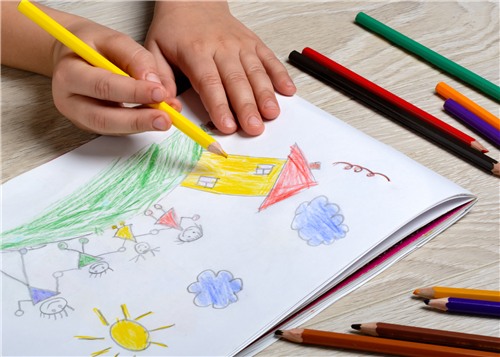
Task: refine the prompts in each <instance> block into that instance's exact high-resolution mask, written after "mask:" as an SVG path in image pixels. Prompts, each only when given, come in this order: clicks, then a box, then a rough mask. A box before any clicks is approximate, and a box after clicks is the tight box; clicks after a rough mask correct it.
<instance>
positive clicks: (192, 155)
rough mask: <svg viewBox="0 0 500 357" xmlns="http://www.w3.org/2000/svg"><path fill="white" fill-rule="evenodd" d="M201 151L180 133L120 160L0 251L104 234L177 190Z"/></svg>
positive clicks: (6, 237)
mask: <svg viewBox="0 0 500 357" xmlns="http://www.w3.org/2000/svg"><path fill="white" fill-rule="evenodd" d="M201 153H202V148H201V146H199V145H198V144H196V143H195V142H194V141H193V140H191V139H189V138H188V137H187V136H185V135H184V134H182V133H180V132H176V133H174V134H173V135H171V136H169V137H168V138H167V139H165V140H164V141H163V142H161V143H160V144H157V143H152V144H150V145H149V146H146V147H144V148H143V149H141V150H139V151H138V152H136V153H135V154H133V155H132V156H131V157H129V158H128V159H126V160H122V159H121V158H119V159H117V160H116V161H114V162H112V163H111V164H110V166H109V167H108V168H106V169H104V170H103V171H101V172H100V173H99V174H97V175H96V176H94V177H93V178H92V179H91V180H90V181H89V182H88V183H86V184H85V185H83V186H82V187H80V188H79V189H77V190H75V191H74V192H73V193H72V194H70V195H69V196H67V197H65V198H63V199H61V200H59V201H56V202H54V203H53V204H52V205H50V206H48V207H47V208H46V209H44V210H43V211H42V212H41V213H40V214H39V215H38V216H36V217H35V218H34V219H33V220H32V221H31V222H27V223H25V224H22V225H20V226H18V227H16V228H14V229H11V230H9V231H6V232H4V233H3V234H2V240H1V244H0V249H7V248H22V247H28V246H36V245H39V244H47V243H51V242H55V241H58V240H61V239H67V238H71V237H78V236H82V235H88V234H92V233H95V232H99V231H102V230H103V229H106V228H109V227H110V226H111V225H112V224H115V223H116V222H117V221H119V220H120V221H121V220H124V219H127V218H128V217H131V216H133V215H134V214H136V213H138V212H140V211H142V210H143V209H144V207H147V206H150V205H151V204H153V202H154V201H155V200H157V199H158V197H160V196H161V195H162V194H164V193H165V192H167V191H168V190H170V189H172V188H174V187H175V186H176V185H178V184H180V183H181V182H182V180H183V179H184V177H185V176H186V175H185V174H184V173H185V172H189V171H191V170H192V169H193V167H194V165H195V164H196V163H197V161H198V160H199V159H200V157H201Z"/></svg>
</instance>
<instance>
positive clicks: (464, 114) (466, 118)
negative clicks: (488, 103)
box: [444, 99, 500, 146]
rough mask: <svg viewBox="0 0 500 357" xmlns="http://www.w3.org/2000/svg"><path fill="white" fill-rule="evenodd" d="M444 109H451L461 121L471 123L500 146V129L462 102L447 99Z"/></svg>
mask: <svg viewBox="0 0 500 357" xmlns="http://www.w3.org/2000/svg"><path fill="white" fill-rule="evenodd" d="M444 109H446V110H447V111H449V112H450V113H451V114H453V115H454V116H456V117H457V118H458V119H460V120H461V121H463V122H465V123H467V124H469V125H470V126H471V127H473V128H474V129H476V130H477V131H478V132H480V133H481V134H483V135H484V136H486V137H487V138H488V139H490V140H491V141H493V142H494V143H495V144H497V145H498V146H500V131H498V130H497V129H496V128H494V127H493V126H491V125H490V124H488V123H487V122H485V121H484V120H483V119H481V118H480V117H478V116H477V115H476V114H474V113H472V112H470V111H469V110H467V109H465V108H464V107H462V106H461V105H460V104H458V103H457V102H455V101H454V100H453V99H447V100H446V101H445V102H444Z"/></svg>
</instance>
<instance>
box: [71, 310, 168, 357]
mask: <svg viewBox="0 0 500 357" xmlns="http://www.w3.org/2000/svg"><path fill="white" fill-rule="evenodd" d="M121 308H122V311H123V315H124V316H125V318H124V319H122V320H119V319H116V322H115V323H114V324H112V325H111V327H110V328H109V332H110V335H111V338H112V340H113V341H115V343H116V344H117V345H118V346H120V347H123V348H125V349H127V350H129V351H134V352H136V351H144V350H145V349H146V348H148V347H149V346H150V345H151V344H155V345H158V346H161V347H167V345H165V344H163V343H159V342H153V341H151V335H150V332H153V331H158V330H163V329H166V328H169V327H172V326H174V325H168V326H163V327H158V328H156V329H154V330H151V331H148V329H146V328H145V327H144V326H143V325H141V324H140V323H138V322H137V320H139V319H142V318H143V317H145V316H147V315H150V314H152V313H153V312H152V311H150V312H147V313H145V314H143V315H141V316H139V317H137V318H135V319H133V320H131V319H130V315H129V313H128V310H127V306H126V305H125V304H123V305H122V306H121ZM94 312H95V313H96V314H97V316H98V317H99V319H100V320H101V322H102V323H103V325H104V326H110V325H109V322H108V320H106V318H105V317H104V315H103V314H102V313H101V312H100V311H99V310H98V309H94ZM75 337H77V338H79V339H81V340H104V337H91V336H75ZM111 348H112V347H109V348H106V349H104V350H101V351H97V352H94V353H92V354H91V356H93V357H95V356H99V355H102V354H104V353H107V352H109V350H111ZM115 356H118V354H116V355H115Z"/></svg>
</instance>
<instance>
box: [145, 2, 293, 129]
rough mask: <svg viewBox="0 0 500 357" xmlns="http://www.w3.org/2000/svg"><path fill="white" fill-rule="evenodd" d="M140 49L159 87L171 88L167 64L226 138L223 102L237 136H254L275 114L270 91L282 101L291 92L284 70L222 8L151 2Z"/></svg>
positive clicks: (275, 104)
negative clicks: (151, 60) (153, 66)
mask: <svg viewBox="0 0 500 357" xmlns="http://www.w3.org/2000/svg"><path fill="white" fill-rule="evenodd" d="M145 47H146V48H147V49H148V50H149V51H151V52H152V53H153V55H154V56H155V58H156V62H157V64H158V69H159V71H160V78H161V79H162V83H163V84H164V85H165V87H166V88H167V89H170V88H175V85H173V84H172V71H171V69H170V67H169V65H168V64H167V61H166V60H168V62H169V63H171V64H172V65H174V66H177V67H179V68H180V70H181V71H182V72H183V73H184V74H186V76H187V77H188V78H189V80H190V81H191V84H192V85H193V88H194V89H195V90H196V92H198V93H199V94H200V97H201V100H202V101H203V104H204V105H205V108H206V109H207V111H208V112H209V114H210V117H211V119H212V121H213V122H214V124H215V125H216V126H217V128H218V129H219V130H220V131H222V132H224V133H227V134H229V133H233V132H234V131H236V129H237V124H236V121H235V119H234V117H233V114H232V113H231V109H230V106H229V104H228V99H229V101H230V103H231V107H232V109H233V110H234V111H235V113H236V116H237V118H238V121H239V123H240V125H241V127H242V128H243V130H244V131H245V132H247V133H248V134H250V135H259V134H261V133H262V132H263V131H264V123H263V121H262V117H264V118H266V119H274V118H276V117H277V116H278V114H279V112H280V110H279V107H278V102H277V100H276V97H275V95H274V88H276V89H277V91H278V92H280V93H282V94H285V95H293V94H294V93H295V90H296V88H295V86H294V84H293V82H292V80H291V78H290V76H289V75H288V73H287V71H286V69H285V67H284V66H283V65H282V64H281V62H280V61H279V60H278V59H277V58H276V56H275V55H274V54H273V52H272V51H271V50H270V49H269V48H267V47H266V45H264V43H263V42H262V41H261V40H260V39H259V38H258V37H257V36H256V35H255V34H254V33H253V32H252V31H250V30H249V29H247V28H246V27H245V26H244V25H243V24H242V23H241V22H239V21H238V20H237V19H235V18H234V17H233V16H232V15H231V14H230V12H229V7H228V5H227V3H226V2H213V1H210V2H205V1H194V2H187V1H177V2H172V1H158V2H156V8H155V14H154V18H153V22H152V24H151V27H150V29H149V33H148V36H147V38H146V42H145ZM165 58H166V60H165ZM164 78H165V79H166V80H164ZM273 86H274V88H273ZM261 115H262V116H261Z"/></svg>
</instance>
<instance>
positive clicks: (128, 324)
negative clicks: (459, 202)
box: [1, 90, 473, 356]
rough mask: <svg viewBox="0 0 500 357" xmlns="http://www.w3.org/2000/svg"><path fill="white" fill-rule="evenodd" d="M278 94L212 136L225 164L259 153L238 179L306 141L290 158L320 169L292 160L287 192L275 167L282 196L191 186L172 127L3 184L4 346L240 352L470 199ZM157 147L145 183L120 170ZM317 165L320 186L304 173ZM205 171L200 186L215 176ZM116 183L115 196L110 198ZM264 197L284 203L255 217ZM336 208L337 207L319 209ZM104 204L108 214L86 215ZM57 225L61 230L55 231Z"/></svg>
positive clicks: (108, 141) (19, 350)
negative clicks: (247, 125)
mask: <svg viewBox="0 0 500 357" xmlns="http://www.w3.org/2000/svg"><path fill="white" fill-rule="evenodd" d="M181 99H182V102H183V108H184V111H183V114H184V115H185V116H186V117H187V118H189V119H190V120H192V121H193V122H195V123H196V124H197V125H199V124H202V123H204V124H206V123H207V122H208V121H209V120H208V116H207V115H206V113H205V112H204V111H203V110H202V108H203V107H202V105H201V103H200V102H199V99H198V97H197V95H196V94H195V93H194V92H193V91H192V90H191V91H188V92H187V93H185V94H184V95H182V96H181ZM278 100H279V103H280V107H281V115H280V117H279V118H278V119H276V120H273V121H269V122H267V123H266V131H265V132H264V134H263V135H261V136H259V137H252V138H249V137H246V136H245V135H244V134H241V133H237V134H235V135H231V136H223V135H216V136H214V137H215V138H216V139H217V140H218V142H219V143H220V144H221V145H222V147H223V148H224V150H225V151H226V152H228V153H229V154H230V159H228V160H236V159H235V157H234V156H235V155H239V156H240V157H239V159H238V160H243V159H245V160H248V162H249V163H248V165H247V167H248V170H249V171H248V173H245V174H242V175H243V176H244V175H246V174H248V180H249V181H248V182H250V183H252V182H253V181H252V180H254V176H255V175H257V174H259V175H261V176H262V175H264V176H265V175H266V172H267V171H266V170H270V169H269V166H262V167H255V165H259V163H261V164H262V165H264V164H265V165H269V164H268V163H267V162H268V161H266V159H262V160H261V161H259V160H254V159H252V158H267V159H269V158H270V159H282V160H283V161H286V160H287V158H288V156H289V155H291V148H292V147H295V149H293V150H295V151H293V152H294V153H295V154H294V155H295V156H292V158H293V157H295V158H297V157H299V156H303V157H304V158H305V159H306V161H307V163H308V164H312V163H320V164H319V167H320V169H319V170H318V169H311V170H310V171H308V170H309V169H307V167H306V169H307V170H306V169H305V168H304V166H303V165H304V162H305V161H302V162H301V163H298V164H297V165H295V164H294V165H295V168H292V169H291V168H290V167H288V168H287V169H286V170H285V168H284V167H285V166H282V167H283V169H282V171H281V174H280V175H285V173H286V174H289V175H290V176H293V177H292V179H295V180H296V181H297V180H298V181H300V182H302V186H301V187H302V188H301V189H296V190H295V189H294V188H291V187H287V186H286V185H284V186H283V187H282V188H280V191H279V190H278V188H279V186H280V183H279V182H288V181H290V180H288V181H287V180H285V179H284V178H283V177H284V176H283V177H281V178H280V175H278V176H276V177H277V178H276V180H275V181H273V186H272V187H273V190H274V191H273V190H271V191H266V193H265V194H263V195H261V196H256V195H255V193H254V192H253V191H252V194H251V195H247V194H241V193H238V194H227V192H236V191H238V190H240V191H241V190H243V191H245V189H244V188H242V187H243V185H244V183H245V182H246V181H245V182H241V183H234V182H232V181H231V178H230V176H231V175H230V174H227V175H228V176H226V177H219V178H218V179H219V180H220V181H217V182H215V185H216V186H217V185H219V186H217V187H220V185H222V184H224V182H226V184H227V182H229V184H228V185H229V186H230V188H229V189H228V191H224V192H223V193H213V192H205V191H203V190H201V189H200V188H199V187H193V186H191V187H185V186H182V184H186V182H187V181H188V179H189V178H191V179H192V180H195V181H196V182H198V181H197V180H198V179H199V176H200V175H198V176H197V177H193V176H192V175H191V176H187V174H186V175H182V168H181V169H180V172H181V175H180V176H179V177H180V178H178V179H172V180H171V179H169V178H168V175H169V172H172V171H173V169H170V170H169V169H164V170H163V171H162V172H160V173H159V172H158V171H159V169H161V168H165V167H173V166H175V165H176V163H178V162H176V161H175V160H174V161H173V162H170V163H168V162H167V163H165V162H166V161H168V160H164V156H165V155H166V154H165V153H169V151H164V152H161V147H162V145H164V144H162V143H165V140H167V142H168V140H172V138H183V135H182V134H181V133H178V134H176V130H171V131H169V132H167V133H145V134H140V135H133V136H129V137H100V138H98V139H96V140H94V141H92V142H90V143H88V144H86V145H84V146H82V147H80V148H78V149H76V150H74V151H72V152H70V153H68V154H66V155H64V156H62V157H60V158H58V159H56V160H53V161H51V162H49V163H47V164H45V165H43V166H41V167H39V168H37V169H35V170H32V171H30V172H28V173H26V174H24V175H21V176H19V177H18V178H16V179H13V180H11V181H9V182H8V183H6V184H5V185H3V186H2V190H3V202H2V220H3V232H4V233H3V235H2V247H3V248H4V249H3V250H2V255H1V257H2V268H1V270H2V272H3V274H1V279H2V327H3V329H2V347H1V349H2V355H5V356H80V355H91V354H92V353H97V352H100V351H102V354H105V353H106V354H107V355H116V354H117V353H120V356H134V355H137V356H183V355H184V356H188V355H189V356H196V355H204V356H208V355H231V354H234V353H236V352H237V351H238V350H240V349H241V348H242V346H244V345H245V344H246V343H248V342H249V341H251V340H252V339H255V338H256V337H258V336H259V334H260V333H262V331H264V330H265V328H266V327H267V326H269V325H270V324H271V323H272V322H274V321H279V320H280V319H281V318H283V317H284V316H286V315H287V314H288V313H289V312H290V311H293V310H294V309H296V308H297V307H298V306H299V305H300V304H301V302H303V301H306V300H307V299H308V297H311V296H313V295H314V293H315V292H317V291H320V289H321V288H322V287H323V286H326V284H328V282H330V281H332V279H333V278H334V277H336V276H338V275H339V274H340V273H341V272H343V271H345V270H346V269H348V268H349V266H350V265H351V264H352V263H353V262H355V261H357V260H359V259H360V258H361V257H363V256H364V255H365V254H366V253H367V252H370V251H372V250H374V249H375V250H376V247H377V246H378V245H379V244H381V243H382V242H383V241H384V239H386V238H387V237H389V236H390V235H391V234H393V233H394V232H396V231H397V230H398V229H400V228H401V227H403V226H404V225H406V224H408V223H409V222H411V221H412V220H414V219H415V218H417V217H418V216H419V215H421V214H422V213H424V212H426V211H428V210H429V209H431V208H432V207H435V206H437V205H438V204H440V203H443V202H446V201H448V200H450V199H451V198H453V197H457V196H459V195H466V196H467V197H470V199H472V197H473V196H472V195H471V194H470V193H469V192H467V191H466V190H464V189H462V188H460V187H459V186H457V185H455V184H454V183H452V182H450V181H448V180H446V179H445V178H443V177H441V176H439V175H437V174H436V173H434V172H432V171H431V170H428V169H427V168H425V167H423V166H421V165H419V164H418V163H416V162H414V161H412V160H411V159H409V158H407V157H406V156H404V155H403V154H401V153H399V152H397V151H395V150H394V149H392V148H390V147H388V146H385V145H384V144H382V143H380V142H378V141H376V140H375V139H373V138H371V137H369V136H367V135H365V134H363V133H361V132H359V131H358V130H356V129H354V128H352V127H350V126H349V125H347V124H345V123H344V122H342V121H340V120H338V119H336V118H334V117H332V116H331V115H329V114H327V113H325V112H323V111H321V110H320V109H318V108H316V107H314V106H313V105H311V104H309V103H307V102H305V101H304V100H302V99H300V98H299V97H296V96H295V97H283V96H278ZM176 140H177V139H176ZM152 143H157V144H158V145H159V149H158V150H157V151H156V153H158V152H159V154H158V155H159V156H157V157H156V159H155V160H156V161H155V166H154V168H153V169H152V171H153V172H155V175H157V176H155V177H154V180H153V178H152V177H142V178H140V180H142V181H141V182H143V186H142V187H140V188H138V186H140V185H138V184H137V182H136V181H137V180H136V179H134V177H137V176H131V172H132V171H133V169H134V168H136V166H134V165H135V164H134V165H132V166H133V167H130V166H129V167H128V168H127V170H129V171H125V172H123V171H120V170H119V169H120V167H122V166H120V165H124V164H123V162H125V161H126V160H127V159H128V158H129V157H131V156H132V155H134V154H135V153H137V152H138V151H139V150H141V149H142V150H144V151H146V150H148V149H151V144H152ZM295 145H296V146H295ZM183 148H184V147H181V148H177V149H179V150H178V151H179V152H181V153H182V155H184V154H185V153H184V152H183ZM177 149H176V150H177ZM297 150H298V151H297ZM297 153H299V154H300V155H297ZM162 155H163V156H162ZM182 155H181V154H179V155H178V156H177V157H181V156H182ZM203 155H207V154H206V153H205V154H203ZM136 156H137V154H136ZM231 156H233V159H231ZM241 156H243V157H248V158H241ZM147 157H148V158H149V159H150V158H151V157H152V156H151V155H150V156H147ZM118 159H120V160H119V161H117V160H118ZM291 161H293V160H290V159H288V165H291V163H290V162H291ZM201 162H207V161H204V159H203V156H202V160H201V161H200V163H201ZM293 162H295V161H293ZM336 162H343V164H336V165H333V164H334V163H336ZM113 163H114V165H115V166H113V168H112V167H111V166H112V165H113ZM349 164H351V166H352V167H351V166H350V165H349ZM137 165H139V164H137ZM162 165H163V166H162ZM228 165H229V166H231V165H232V164H231V163H229V164H228ZM252 165H253V166H252ZM283 165H285V164H283ZM300 165H302V166H300ZM275 166H279V165H278V164H276V165H275ZM311 166H313V168H314V166H315V165H311ZM316 166H318V165H316ZM141 167H147V165H145V166H141ZM346 167H351V169H346ZM199 168H200V166H197V169H199ZM361 168H366V169H368V170H371V171H368V170H366V169H361ZM211 169H213V170H215V171H216V172H218V173H220V170H218V169H217V168H211ZM257 170H260V171H257ZM272 170H274V168H272V169H271V173H273V172H274V171H272ZM297 170H298V171H301V170H302V171H301V172H303V173H302V174H297V172H298V171H297ZM305 171H307V172H305ZM356 171H359V172H356ZM105 172H108V174H107V176H106V174H105ZM197 172H198V171H197ZM304 172H305V173H304ZM370 172H373V173H378V174H375V175H370ZM271 173H270V175H271ZM135 174H137V175H140V172H139V173H134V175H135ZM311 174H312V177H313V180H311V179H309V181H308V180H306V179H305V178H304V177H309V178H310V176H308V175H311ZM300 175H305V176H300ZM122 176H123V178H124V179H123V181H121V182H117V178H119V177H122ZM186 176H187V178H186ZM202 176H203V175H202ZM205 176H207V177H208V178H209V179H208V181H207V180H205V181H203V180H201V181H199V182H205V185H208V186H210V185H211V184H212V183H211V181H210V177H211V176H210V175H205ZM103 177H104V178H106V179H103ZM301 177H302V178H301ZM98 178H99V179H100V180H101V181H98ZM96 180H97V181H96ZM148 180H150V181H148ZM169 180H170V181H169ZM224 180H226V181H224ZM227 180H229V181H227ZM280 180H283V181H280ZM301 180H302V181H301ZM304 180H305V181H304ZM292 181H293V180H292ZM96 182H99V184H96ZM110 182H111V183H112V185H113V187H114V188H115V190H114V191H110V193H109V194H108V196H106V195H99V193H101V192H104V191H105V190H106V188H107V186H106V184H109V183H110ZM168 182H171V183H172V185H171V186H170V187H168V185H167V183H168ZM181 182H182V184H181ZM304 182H306V183H308V184H306V186H310V187H305V186H304V184H303V183H304ZM194 186H196V185H194ZM82 187H84V188H83V189H82ZM214 187H215V186H214ZM252 187H254V186H252ZM266 187H267V186H266ZM90 188H91V189H90ZM108 188H109V187H108ZM205 190H207V191H209V190H210V188H208V189H206V188H205ZM248 190H250V191H251V190H252V189H248ZM146 191H147V192H146ZM240 191H238V192H240ZM250 191H248V192H250ZM264 191H265V190H264ZM75 192H78V193H77V194H75ZM145 192H146V193H145ZM245 192H246V191H245ZM270 192H273V196H271V193H270ZM290 192H292V193H294V194H293V195H291V193H290ZM266 195H268V196H271V197H273V198H274V199H275V200H277V202H276V203H274V204H272V205H270V206H268V207H266V208H265V209H262V210H261V211H259V207H261V205H262V204H263V202H265V201H266V200H267V199H269V197H267V196H266ZM287 196H290V197H287ZM123 197H126V198H125V199H124V198H123ZM151 197H154V200H153V201H148V200H150V199H151ZM266 197H267V198H266ZM280 197H281V198H283V197H287V198H284V199H282V200H279V198H280ZM86 200H89V202H90V200H92V203H91V204H88V205H87V201H86ZM61 202H65V204H64V205H61ZM116 202H120V204H121V206H120V208H119V209H118V208H117V206H116V207H115V206H114V205H115V203H116ZM50 205H52V206H50ZM325 205H327V208H323V211H325V212H326V213H325V214H326V215H325V216H323V215H321V216H318V215H315V214H316V212H318V211H321V209H322V207H324V206H325ZM49 206H50V207H49ZM75 207H78V210H75ZM95 207H102V214H101V213H99V214H96V213H93V214H92V215H90V214H89V213H87V212H85V210H87V209H88V210H91V209H93V210H95V209H96V208H95ZM130 207H133V209H130ZM172 208H173V210H171V209H172ZM49 210H50V212H48V211H49ZM148 210H149V211H148ZM47 212H48V213H47ZM99 212H100V211H99ZM145 212H147V215H146V214H145ZM174 212H175V213H174ZM299 213H300V214H299ZM70 214H73V215H75V217H81V219H80V220H78V219H76V220H73V221H68V222H71V224H66V223H64V222H66V221H64V219H66V218H67V216H68V215H70ZM111 214H114V216H113V217H111V218H110V217H109V216H110V215H111ZM163 215H165V216H163ZM341 216H342V217H341ZM40 217H41V218H40ZM44 217H46V218H44ZM88 217H94V218H93V220H92V221H91V222H89V220H88ZM160 217H163V218H162V219H160ZM183 217H184V218H183ZM59 219H60V220H62V221H63V223H64V224H63V223H60V222H59V221H58V220H59ZM158 219H160V221H161V222H163V224H155V223H157V220H158ZM30 222H38V223H37V225H32V226H29V224H30ZM47 222H49V223H50V225H51V227H52V226H53V225H56V226H57V227H62V226H64V228H60V229H58V230H57V231H53V232H47V228H46V227H45V226H44V225H46V224H49V223H47ZM95 222H98V224H97V223H96V224H94V223H95ZM103 222H104V223H103ZM161 222H160V223H161ZM22 225H25V228H24V229H19V227H20V226H22ZM113 225H115V226H116V228H111V226H113ZM26 227H27V228H26ZM44 227H45V228H44ZM89 227H91V228H92V229H91V228H89ZM124 227H125V228H124ZM325 227H329V228H325ZM12 230H14V233H12V232H13V231H12ZM130 230H131V231H130ZM37 232H42V233H40V234H39V233H37ZM61 232H63V233H64V234H66V233H68V234H70V235H69V236H61V235H64V234H63V233H61ZM299 232H300V233H299ZM116 235H118V237H117V236H116ZM342 236H344V237H342ZM332 237H334V239H332ZM327 243H330V244H327ZM315 244H317V245H315ZM212 280H213V281H212ZM217 284H219V285H217ZM207 289H208V290H207ZM210 289H212V290H210ZM149 312H153V313H151V314H147V313H149ZM144 314H147V315H146V316H144V317H140V316H142V315H144ZM18 315H19V316H18ZM138 317H140V318H139V319H138V320H137V321H136V320H135V319H137V318H138ZM56 318H57V319H56ZM104 319H105V320H104ZM117 321H118V322H117ZM139 324H140V325H139ZM169 325H174V326H171V327H168V328H163V329H158V328H161V327H165V326H169ZM153 330H155V331H153ZM134 331H135V332H134ZM141 334H142V335H141ZM74 336H84V337H83V338H82V337H81V338H77V337H74ZM127 336H128V340H127ZM141 336H142V337H141ZM144 336H145V337H144ZM148 336H149V337H148ZM90 338H96V339H90ZM148 338H149V339H148ZM157 343H159V344H157ZM162 345H168V347H164V346H162ZM109 348H110V349H109ZM134 349H135V351H134ZM95 355H96V354H95Z"/></svg>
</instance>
